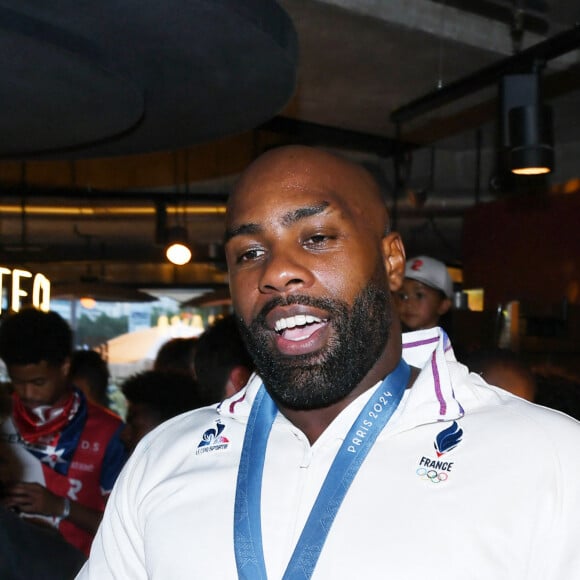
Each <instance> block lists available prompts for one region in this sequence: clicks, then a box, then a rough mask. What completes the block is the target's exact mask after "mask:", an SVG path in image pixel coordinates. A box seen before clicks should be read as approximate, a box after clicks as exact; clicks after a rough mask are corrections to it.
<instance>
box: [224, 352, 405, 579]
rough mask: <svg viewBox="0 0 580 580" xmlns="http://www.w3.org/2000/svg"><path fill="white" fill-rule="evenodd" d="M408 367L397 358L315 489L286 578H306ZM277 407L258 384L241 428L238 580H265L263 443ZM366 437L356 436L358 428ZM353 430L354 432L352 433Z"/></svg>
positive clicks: (399, 391) (398, 395) (401, 389)
mask: <svg viewBox="0 0 580 580" xmlns="http://www.w3.org/2000/svg"><path fill="white" fill-rule="evenodd" d="M410 373H411V369H410V368H409V365H407V363H406V362H405V361H404V360H403V359H401V360H400V362H399V364H398V365H397V367H396V368H395V370H394V371H393V372H392V373H390V374H389V375H388V376H387V378H386V379H385V380H384V381H383V382H382V383H381V385H380V386H379V387H378V388H377V389H376V390H375V392H374V393H373V395H372V396H371V398H370V399H369V401H368V402H367V404H366V405H365V406H364V408H363V409H362V411H361V412H360V413H359V415H358V417H357V418H356V420H355V421H354V423H353V424H352V427H351V428H350V430H349V432H348V434H347V436H346V438H345V440H344V441H343V443H342V445H341V447H340V449H339V451H338V453H337V455H336V457H335V458H334V461H333V463H332V465H331V467H330V469H329V471H328V473H327V475H326V478H325V480H324V483H323V484H322V487H321V488H320V491H319V493H318V497H317V498H316V501H315V502H314V505H313V507H312V510H311V511H310V515H309V516H308V520H307V521H306V524H305V525H304V529H303V530H302V534H301V535H300V538H299V539H298V543H297V544H296V547H295V548H294V552H293V554H292V557H291V558H290V562H289V563H288V566H287V568H286V572H285V573H284V579H285V580H299V579H308V578H311V576H312V573H313V571H314V568H315V566H316V563H317V562H318V558H319V556H320V553H321V551H322V547H323V546H324V542H325V541H326V537H327V536H328V532H329V531H330V527H331V526H332V523H333V521H334V518H335V517H336V514H337V512H338V510H339V508H340V505H341V504H342V500H343V499H344V497H345V495H346V493H347V491H348V489H349V487H350V485H351V484H352V482H353V480H354V478H355V476H356V474H357V473H358V470H359V468H360V466H361V464H362V462H363V461H364V459H365V457H366V456H367V455H368V453H369V451H370V450H371V448H372V446H373V444H374V442H375V440H376V439H377V437H378V436H379V434H380V432H381V431H382V430H383V428H384V427H385V425H386V424H387V423H388V422H389V419H390V418H391V416H392V414H393V413H394V411H395V409H396V408H397V407H398V405H399V403H400V401H401V399H402V397H403V393H404V392H405V388H406V386H407V383H408V382H409V377H410ZM277 413H278V409H277V407H276V404H275V403H274V401H273V400H272V398H271V397H270V395H269V394H268V392H267V391H266V389H265V387H264V385H262V386H261V387H260V389H259V390H258V393H257V394H256V398H255V400H254V404H253V405H252V410H251V412H250V417H249V419H248V426H247V428H246V435H245V437H244V444H243V448H242V455H241V457H240V466H239V469H238V480H237V485H236V501H235V509H234V550H235V554H236V565H237V569H238V576H239V578H240V579H242V580H267V575H266V564H265V561H264V551H263V545H262V525H261V509H260V504H261V495H262V475H263V472H264V459H265V457H266V447H267V445H268V438H269V436H270V431H271V430H272V425H273V423H274V419H275V417H276V414H277ZM361 431H362V432H364V433H365V436H364V437H362V438H361V437H360V432H361ZM357 432H358V434H357Z"/></svg>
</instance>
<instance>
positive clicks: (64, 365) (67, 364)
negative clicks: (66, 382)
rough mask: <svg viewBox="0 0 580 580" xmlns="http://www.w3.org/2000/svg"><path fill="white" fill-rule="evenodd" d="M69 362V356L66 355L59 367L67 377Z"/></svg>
mask: <svg viewBox="0 0 580 580" xmlns="http://www.w3.org/2000/svg"><path fill="white" fill-rule="evenodd" d="M70 362H71V361H70V357H67V358H65V359H64V362H63V363H62V365H61V367H60V370H61V372H62V374H63V375H64V376H65V377H68V376H69V373H70Z"/></svg>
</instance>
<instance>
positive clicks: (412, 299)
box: [395, 256, 453, 331]
mask: <svg viewBox="0 0 580 580" xmlns="http://www.w3.org/2000/svg"><path fill="white" fill-rule="evenodd" d="M452 297H453V282H452V281H451V277H450V276H449V273H448V272H447V268H446V267H445V264H443V263H442V262H440V261H439V260H435V259H434V258H429V257H428V256H417V257H416V258H412V259H411V260H408V261H407V265H406V267H405V279H404V281H403V285H402V287H401V289H400V290H399V291H398V292H396V293H395V298H396V304H397V310H398V312H399V317H400V318H401V322H402V324H403V330H404V331H411V330H424V329H428V328H433V327H435V326H439V325H440V324H439V319H440V318H441V317H442V316H443V315H444V314H446V313H447V312H448V311H449V309H450V308H451V299H452Z"/></svg>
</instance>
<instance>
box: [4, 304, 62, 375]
mask: <svg viewBox="0 0 580 580" xmlns="http://www.w3.org/2000/svg"><path fill="white" fill-rule="evenodd" d="M72 344H73V339H72V330H71V328H70V326H69V325H68V323H67V322H66V320H64V318H62V317H61V316H60V315H59V314H57V313H56V312H43V311H41V310H36V309H35V308H25V309H24V310H21V311H20V312H16V313H14V314H10V315H9V316H8V317H7V318H5V319H4V320H2V322H1V323H0V358H2V360H4V363H5V364H6V366H12V365H29V364H37V363H39V362H41V361H46V362H47V363H48V364H49V365H50V366H60V365H62V364H63V363H64V362H65V361H66V360H67V358H69V357H70V355H71V352H72Z"/></svg>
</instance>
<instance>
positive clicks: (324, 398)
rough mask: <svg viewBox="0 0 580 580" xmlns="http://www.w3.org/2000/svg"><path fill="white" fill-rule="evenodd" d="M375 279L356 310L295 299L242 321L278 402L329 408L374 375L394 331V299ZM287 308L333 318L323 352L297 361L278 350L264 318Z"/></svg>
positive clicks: (355, 305)
mask: <svg viewBox="0 0 580 580" xmlns="http://www.w3.org/2000/svg"><path fill="white" fill-rule="evenodd" d="M383 276H384V274H383ZM375 280H376V277H375ZM375 280H372V281H370V282H369V284H368V285H367V286H366V287H365V288H363V289H362V290H361V292H360V293H359V294H358V296H357V297H356V299H355V301H354V303H353V306H352V309H349V307H348V305H347V304H345V303H344V302H342V301H339V300H332V299H316V298H310V297H308V296H301V295H296V296H290V297H288V299H286V300H284V299H282V298H275V299H273V300H271V301H270V302H269V303H268V304H266V305H265V306H264V308H262V310H261V312H260V314H259V315H258V316H257V317H256V319H255V320H254V321H253V322H252V323H251V324H250V325H249V326H247V325H246V324H245V323H244V322H243V321H242V320H241V319H239V320H238V322H239V326H240V332H241V334H242V336H243V338H244V341H245V342H246V346H247V348H248V351H249V353H250V355H251V356H252V358H253V359H254V362H255V364H256V368H257V369H258V372H259V374H260V376H261V377H262V379H263V381H264V384H265V386H266V389H267V390H268V392H269V393H270V395H271V396H272V398H273V399H274V400H275V401H276V402H278V403H280V404H282V405H284V406H285V407H289V408H292V409H297V410H298V409H317V408H322V407H327V406H329V405H331V404H333V403H336V402H338V401H340V400H341V399H343V398H344V397H346V396H347V395H348V394H349V393H350V392H351V391H352V390H353V389H354V388H355V387H356V386H357V385H358V384H359V383H360V381H361V380H362V379H363V378H364V377H365V375H366V374H367V373H368V372H369V371H370V369H371V368H372V366H373V365H374V364H375V363H376V361H377V360H378V358H379V357H380V355H381V354H382V352H383V350H384V348H385V346H386V344H387V341H388V338H389V331H390V327H391V305H390V300H391V298H390V294H389V292H387V291H385V290H383V289H382V288H381V285H379V284H377V283H376V281H375ZM288 304H303V305H307V306H312V307H315V308H319V309H322V310H324V311H326V312H328V313H329V316H330V319H329V324H331V325H332V326H333V327H334V334H333V336H332V339H331V340H330V341H329V342H328V344H327V345H326V346H325V347H324V348H323V349H321V350H319V351H316V352H312V353H308V354H304V355H298V356H287V355H282V354H280V353H279V352H278V351H277V350H276V348H275V347H274V346H273V344H272V339H271V336H269V334H270V331H268V330H266V321H265V319H266V315H267V314H268V312H270V311H271V310H272V309H273V308H274V307H276V306H280V305H288Z"/></svg>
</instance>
